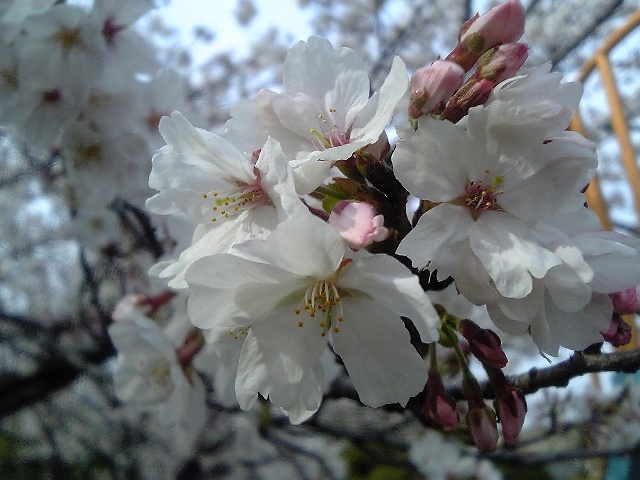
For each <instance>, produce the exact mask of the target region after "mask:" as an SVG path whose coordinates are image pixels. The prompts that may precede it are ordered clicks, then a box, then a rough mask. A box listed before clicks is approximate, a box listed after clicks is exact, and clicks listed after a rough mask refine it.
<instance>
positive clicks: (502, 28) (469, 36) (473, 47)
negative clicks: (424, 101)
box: [446, 0, 526, 71]
mask: <svg viewBox="0 0 640 480" xmlns="http://www.w3.org/2000/svg"><path fill="white" fill-rule="evenodd" d="M525 16H526V11H525V9H524V7H523V6H522V4H521V3H520V2H519V0H509V1H507V2H505V3H503V4H502V5H498V6H497V7H494V8H492V9H491V10H489V11H488V12H487V13H485V14H484V15H478V14H476V15H475V16H474V17H473V18H471V19H470V20H468V21H467V22H465V24H464V25H463V26H462V28H461V29H460V33H459V34H458V45H457V46H456V48H454V50H453V51H452V52H451V53H450V54H449V55H448V56H447V58H446V59H447V60H450V61H452V62H456V63H457V64H459V65H460V66H461V67H462V68H464V70H465V71H469V70H471V67H473V65H474V63H476V61H477V60H478V58H480V56H481V55H482V54H483V53H484V52H486V51H487V50H490V49H491V48H493V47H495V46H496V45H500V44H502V43H512V42H515V41H516V40H518V39H519V38H520V37H521V36H522V34H523V33H524V21H525Z"/></svg>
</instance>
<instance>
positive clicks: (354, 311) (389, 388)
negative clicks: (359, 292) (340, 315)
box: [332, 298, 427, 407]
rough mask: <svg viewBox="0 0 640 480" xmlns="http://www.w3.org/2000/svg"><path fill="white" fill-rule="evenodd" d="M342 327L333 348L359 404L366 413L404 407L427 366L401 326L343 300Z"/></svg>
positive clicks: (372, 307)
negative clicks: (367, 408)
mask: <svg viewBox="0 0 640 480" xmlns="http://www.w3.org/2000/svg"><path fill="white" fill-rule="evenodd" d="M343 307H344V321H343V322H339V323H337V324H336V325H337V326H338V328H339V332H338V333H335V331H334V333H333V334H332V335H333V347H334V349H335V351H336V353H337V354H338V355H340V357H342V360H343V361H344V364H345V366H346V368H347V371H348V372H349V377H350V378H351V380H352V382H353V384H354V386H355V387H356V390H357V391H358V395H359V396H360V400H361V401H362V403H364V404H365V405H368V406H370V407H380V406H382V405H386V404H390V403H399V404H401V405H403V406H404V405H406V404H407V402H408V401H409V399H410V398H411V397H413V396H415V395H417V394H418V393H419V392H420V391H422V389H423V388H424V386H425V384H426V382H427V365H426V363H425V361H424V360H423V359H422V358H421V357H420V355H418V353H417V352H416V350H415V348H414V347H413V345H411V342H410V339H409V332H408V331H407V329H406V328H405V326H404V324H403V323H402V321H401V320H400V319H399V318H398V317H397V315H395V314H394V313H392V312H390V311H388V310H387V309H386V308H384V307H381V306H380V305H376V304H375V303H374V302H372V301H371V300H370V299H365V298H349V299H345V300H344V305H343Z"/></svg>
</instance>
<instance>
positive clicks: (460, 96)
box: [442, 77, 496, 123]
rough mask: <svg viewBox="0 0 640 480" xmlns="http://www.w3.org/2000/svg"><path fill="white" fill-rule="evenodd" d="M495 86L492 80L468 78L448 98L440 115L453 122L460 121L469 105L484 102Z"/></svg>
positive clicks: (467, 110)
mask: <svg viewBox="0 0 640 480" xmlns="http://www.w3.org/2000/svg"><path fill="white" fill-rule="evenodd" d="M495 86H496V82H494V81H493V80H485V79H478V78H473V77H472V78H470V79H469V80H467V82H466V83H465V84H464V85H463V86H462V87H461V88H460V89H459V90H458V91H457V92H456V93H455V95H454V96H453V98H451V100H449V103H447V106H446V107H445V109H444V112H442V117H443V118H444V119H446V120H449V121H450V122H453V123H456V122H458V121H460V119H462V117H464V116H465V115H466V114H467V113H468V112H469V109H470V108H471V107H475V106H477V105H482V104H483V103H484V102H486V101H487V99H488V98H489V95H491V92H492V91H493V88H494V87H495Z"/></svg>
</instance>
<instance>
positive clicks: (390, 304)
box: [338, 254, 440, 343]
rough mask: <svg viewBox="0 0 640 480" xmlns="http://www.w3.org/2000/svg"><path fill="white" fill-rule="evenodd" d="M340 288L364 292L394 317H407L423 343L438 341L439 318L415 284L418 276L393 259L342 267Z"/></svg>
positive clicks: (373, 259) (380, 258)
mask: <svg viewBox="0 0 640 480" xmlns="http://www.w3.org/2000/svg"><path fill="white" fill-rule="evenodd" d="M338 285H339V287H340V288H346V289H353V290H359V291H362V292H365V293H367V294H368V295H369V296H370V297H371V301H372V302H376V303H380V304H382V305H384V306H385V307H386V308H388V309H389V310H390V311H391V312H393V313H395V314H396V315H397V316H398V317H400V316H403V317H408V318H409V319H411V320H412V322H413V324H414V325H415V327H416V329H417V330H418V333H419V334H420V338H421V339H422V341H423V342H425V343H430V342H435V341H436V340H437V339H438V327H439V326H440V317H439V316H438V314H437V312H436V311H435V308H434V307H433V305H432V304H431V301H430V300H429V297H427V294H426V293H425V292H424V290H423V289H422V287H421V286H420V284H419V282H418V277H416V276H415V275H414V274H412V273H411V271H410V270H409V269H408V268H407V267H405V266H404V265H402V264H401V263H400V262H399V261H397V260H396V259H395V258H393V257H389V256H387V255H383V254H379V255H371V256H367V257H364V258H361V259H357V260H354V261H353V262H352V263H350V264H349V265H347V266H346V267H344V274H342V275H341V276H340V278H339V280H338Z"/></svg>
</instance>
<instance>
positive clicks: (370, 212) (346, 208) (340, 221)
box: [329, 200, 389, 250]
mask: <svg viewBox="0 0 640 480" xmlns="http://www.w3.org/2000/svg"><path fill="white" fill-rule="evenodd" d="M329 225H331V226H332V227H334V228H335V229H336V230H337V231H338V233H339V234H340V235H341V236H342V238H344V239H345V240H346V241H347V243H348V244H349V246H350V247H351V248H353V249H354V250H359V249H361V248H363V247H366V246H368V245H371V244H372V243H373V242H380V241H382V240H384V239H385V238H387V235H388V234H389V231H388V230H387V229H386V228H385V227H384V217H383V216H382V215H378V214H377V212H376V211H375V210H374V208H373V207H372V206H371V205H369V204H368V203H366V202H355V201H349V200H342V201H341V202H339V203H338V204H337V205H336V206H335V207H333V210H332V211H331V215H329Z"/></svg>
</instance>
